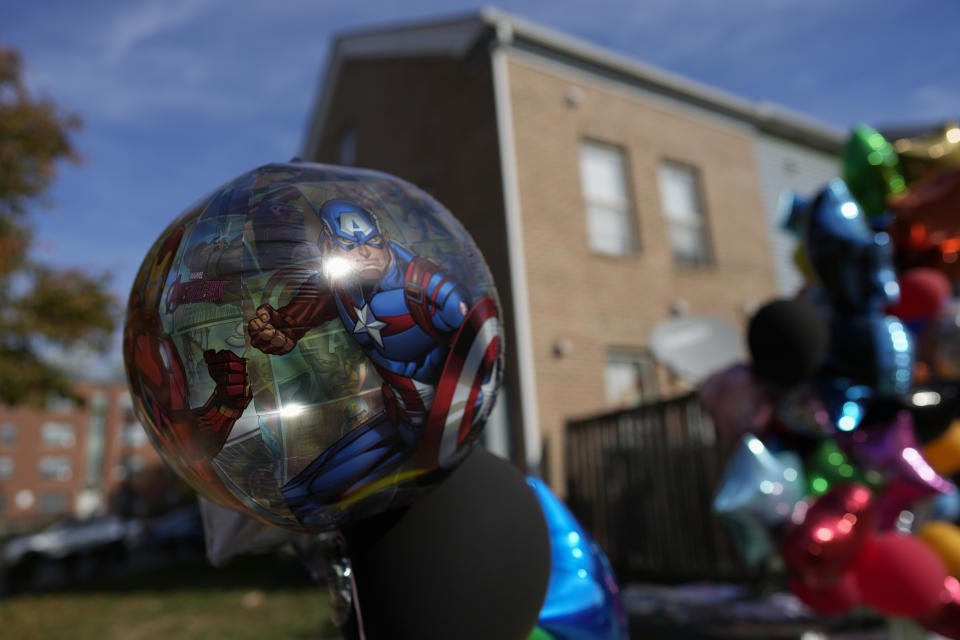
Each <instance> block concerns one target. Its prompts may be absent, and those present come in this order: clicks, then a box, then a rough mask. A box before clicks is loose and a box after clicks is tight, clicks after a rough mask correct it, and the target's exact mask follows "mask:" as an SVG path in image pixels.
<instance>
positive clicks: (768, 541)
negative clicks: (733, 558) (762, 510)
mask: <svg viewBox="0 0 960 640" xmlns="http://www.w3.org/2000/svg"><path fill="white" fill-rule="evenodd" d="M720 519H721V520H722V521H723V524H724V526H726V528H727V531H728V532H729V533H730V538H731V539H732V540H733V544H734V546H735V547H736V549H737V553H739V554H740V558H741V559H742V560H743V562H744V564H746V565H747V566H748V567H756V566H758V565H759V564H760V563H761V562H763V561H764V560H765V559H766V558H767V557H769V556H770V555H771V554H772V553H773V552H774V550H775V549H774V546H773V539H772V538H771V537H770V533H769V532H768V531H767V527H765V526H764V524H763V523H762V522H760V521H759V520H757V519H756V518H755V517H754V516H752V515H750V514H749V513H746V512H739V513H725V514H723V515H722V516H721V518H720Z"/></svg>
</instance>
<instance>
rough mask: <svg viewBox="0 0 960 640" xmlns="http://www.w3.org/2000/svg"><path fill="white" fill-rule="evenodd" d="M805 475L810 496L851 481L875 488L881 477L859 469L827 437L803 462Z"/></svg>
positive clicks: (881, 480)
mask: <svg viewBox="0 0 960 640" xmlns="http://www.w3.org/2000/svg"><path fill="white" fill-rule="evenodd" d="M804 472H805V473H806V477H807V493H808V494H809V495H812V496H819V495H823V494H824V493H826V492H827V491H829V490H830V489H832V488H833V487H835V486H837V485H840V484H849V483H851V482H862V483H864V484H866V485H868V486H870V487H871V488H875V487H876V486H877V485H878V484H881V483H882V482H883V478H882V477H881V476H880V475H879V474H877V473H873V472H870V471H867V472H864V471H862V470H861V469H859V468H858V467H857V466H856V465H854V463H853V462H851V461H850V459H849V458H847V456H846V455H845V454H844V453H843V452H842V451H840V447H838V446H837V443H836V442H835V441H834V440H830V439H829V438H828V439H826V440H824V441H823V442H822V443H820V446H818V447H817V448H816V449H814V451H813V453H811V454H810V456H809V457H808V458H807V459H806V461H805V463H804Z"/></svg>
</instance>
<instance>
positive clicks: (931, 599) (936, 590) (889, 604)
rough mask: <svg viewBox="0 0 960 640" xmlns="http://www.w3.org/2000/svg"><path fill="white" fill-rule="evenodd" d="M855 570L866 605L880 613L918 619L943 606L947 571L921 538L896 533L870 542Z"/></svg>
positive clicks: (867, 543)
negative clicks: (942, 597) (942, 599)
mask: <svg viewBox="0 0 960 640" xmlns="http://www.w3.org/2000/svg"><path fill="white" fill-rule="evenodd" d="M853 570H854V572H855V573H856V576H857V584H858V585H859V587H860V594H861V595H862V596H863V601H864V603H866V604H868V605H870V606H871V607H873V608H874V609H876V610H877V611H879V612H881V613H884V614H886V615H891V616H901V617H905V618H919V617H921V616H926V615H930V614H932V613H933V612H934V611H936V610H937V609H938V608H939V607H940V606H941V599H940V597H941V594H942V593H943V588H944V579H945V578H946V577H947V569H946V567H944V565H943V561H942V560H941V559H940V557H939V556H938V555H937V554H936V553H935V552H934V550H933V549H931V548H930V547H929V546H927V545H926V544H924V543H923V541H921V540H919V539H918V538H914V537H913V536H908V535H903V534H899V533H893V532H891V533H882V534H879V535H877V536H875V537H871V538H868V539H867V540H866V542H864V545H863V549H862V550H861V551H860V555H859V556H857V562H856V565H855V567H854V569H853Z"/></svg>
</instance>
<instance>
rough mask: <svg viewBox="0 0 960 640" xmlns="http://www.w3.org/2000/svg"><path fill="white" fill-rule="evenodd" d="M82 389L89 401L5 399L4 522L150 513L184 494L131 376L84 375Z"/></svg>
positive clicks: (1, 414)
mask: <svg viewBox="0 0 960 640" xmlns="http://www.w3.org/2000/svg"><path fill="white" fill-rule="evenodd" d="M76 392H77V394H78V395H79V396H81V397H82V398H83V399H84V400H85V402H84V403H83V404H82V405H80V404H77V403H75V402H73V401H70V400H67V399H63V398H57V399H52V400H51V401H50V402H48V403H47V406H46V407H45V408H42V409H38V408H32V407H16V408H10V407H2V406H0V530H2V529H5V528H6V526H14V527H15V526H17V525H18V524H20V525H31V524H35V523H40V522H44V521H52V520H55V519H59V518H62V517H68V516H75V517H86V516H90V515H94V514H97V513H102V512H104V511H107V510H111V511H114V512H121V513H123V512H125V513H126V515H146V514H145V513H144V512H145V511H147V510H149V509H151V508H155V509H156V508H159V509H162V508H163V507H164V506H165V505H167V504H172V503H174V502H176V501H177V500H178V499H179V497H180V496H179V495H177V492H178V491H179V485H178V483H177V481H176V480H175V479H174V477H173V476H172V474H171V473H170V472H168V471H167V469H166V466H165V465H164V463H163V462H162V460H161V459H160V456H159V455H158V454H157V452H156V451H155V450H154V448H153V447H152V446H151V445H150V442H149V441H148V440H147V434H146V432H145V431H144V429H143V427H142V426H141V425H140V423H139V421H138V420H137V419H136V417H135V416H134V414H133V409H132V406H131V401H130V393H129V391H128V390H127V386H126V384H123V383H113V384H85V383H80V384H78V385H77V387H76Z"/></svg>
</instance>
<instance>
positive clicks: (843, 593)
mask: <svg viewBox="0 0 960 640" xmlns="http://www.w3.org/2000/svg"><path fill="white" fill-rule="evenodd" d="M787 584H788V585H789V587H790V591H792V592H793V595H795V596H797V598H799V599H800V602H802V603H803V604H805V605H807V606H808V607H810V608H811V609H813V610H814V611H816V612H817V613H820V614H823V615H826V616H835V615H839V614H841V613H846V612H847V611H850V610H851V609H853V608H854V607H856V606H857V605H859V604H860V602H861V601H862V599H861V597H860V587H859V586H858V584H857V577H856V576H855V575H854V574H853V572H850V571H848V572H847V573H845V574H843V575H842V576H840V578H838V579H837V580H836V581H835V582H833V583H832V584H827V585H824V586H821V587H814V586H811V585H809V584H806V583H805V582H804V581H803V580H802V579H801V578H798V577H796V576H791V577H790V578H789V579H788V581H787Z"/></svg>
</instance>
